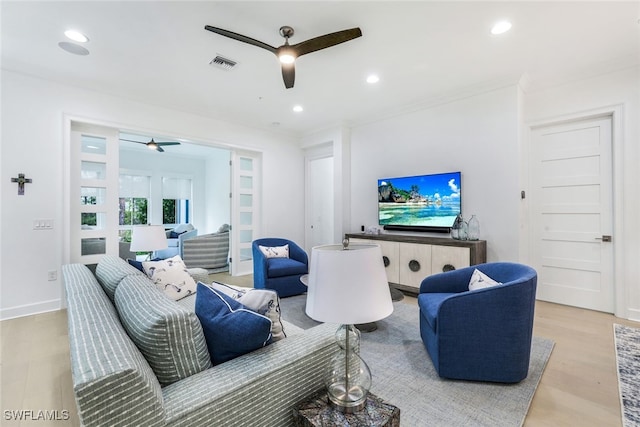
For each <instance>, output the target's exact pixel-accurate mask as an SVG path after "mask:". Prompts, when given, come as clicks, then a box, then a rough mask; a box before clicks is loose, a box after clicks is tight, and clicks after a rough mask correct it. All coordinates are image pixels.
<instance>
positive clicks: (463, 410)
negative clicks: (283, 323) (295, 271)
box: [280, 297, 553, 427]
mask: <svg viewBox="0 0 640 427" xmlns="http://www.w3.org/2000/svg"><path fill="white" fill-rule="evenodd" d="M295 298H296V299H298V300H297V301H294V300H293V299H291V298H283V299H282V300H281V303H280V304H281V309H282V317H283V318H285V319H286V320H287V321H290V322H291V323H293V324H295V325H296V326H300V327H302V328H307V327H310V326H313V325H314V323H312V322H314V321H313V320H311V319H308V318H307V319H304V317H306V315H304V313H303V311H304V299H302V302H301V301H300V300H301V298H300V297H295ZM393 305H394V312H393V314H392V315H391V316H389V317H388V318H387V319H384V320H381V321H379V322H376V323H377V324H378V329H377V330H376V331H374V332H369V333H363V334H362V341H361V344H360V353H361V355H362V358H363V359H364V360H365V361H366V363H367V364H368V365H369V368H370V369H371V373H372V387H371V392H372V393H374V394H375V395H377V396H378V397H380V398H382V399H384V400H385V401H387V402H389V403H391V404H392V405H395V406H397V407H399V408H400V422H401V425H403V426H411V427H420V426H447V427H449V426H492V427H496V426H521V425H522V424H523V422H524V419H525V417H526V415H527V411H528V410H529V405H530V404H531V399H532V398H533V395H534V393H535V391H536V388H537V386H538V384H539V382H540V378H541V376H542V372H543V371H544V368H545V366H546V364H547V361H548V360H549V356H550V355H551V351H552V349H553V341H551V340H548V339H543V338H537V337H534V339H533V344H532V350H531V362H530V366H529V375H528V376H527V378H526V379H525V380H523V381H522V382H520V383H518V384H508V385H507V384H492V383H480V382H470V381H452V380H445V379H441V378H440V377H438V374H437V373H436V371H435V369H434V367H433V364H432V362H431V359H430V358H429V354H428V353H427V351H426V349H425V348H424V345H423V344H422V340H421V339H420V331H419V324H418V307H417V306H413V305H409V304H405V303H402V302H396V303H394V304H393ZM292 309H293V310H296V313H293V315H290V314H291V313H288V311H289V310H292ZM303 316H304V317H303ZM300 322H302V323H300ZM315 323H317V322H315Z"/></svg>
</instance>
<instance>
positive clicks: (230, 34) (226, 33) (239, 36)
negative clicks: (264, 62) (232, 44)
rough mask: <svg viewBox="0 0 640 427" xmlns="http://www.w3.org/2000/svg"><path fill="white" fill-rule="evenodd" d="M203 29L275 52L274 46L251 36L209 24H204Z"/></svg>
mask: <svg viewBox="0 0 640 427" xmlns="http://www.w3.org/2000/svg"><path fill="white" fill-rule="evenodd" d="M204 29H205V30H208V31H211V32H212V33H216V34H220V35H221V36H225V37H229V38H230V39H234V40H238V41H240V42H244V43H249V44H251V45H254V46H258V47H261V48H263V49H266V50H268V51H269V52H271V53H274V54H275V53H276V48H275V47H273V46H270V45H268V44H266V43H263V42H261V41H260V40H256V39H252V38H251V37H247V36H243V35H242V34H238V33H234V32H233V31H228V30H223V29H222V28H216V27H212V26H211V25H205V26H204Z"/></svg>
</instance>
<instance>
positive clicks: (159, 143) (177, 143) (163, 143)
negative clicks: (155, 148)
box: [156, 142, 180, 145]
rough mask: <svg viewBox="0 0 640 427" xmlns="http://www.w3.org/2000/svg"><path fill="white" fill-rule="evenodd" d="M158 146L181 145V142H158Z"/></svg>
mask: <svg viewBox="0 0 640 427" xmlns="http://www.w3.org/2000/svg"><path fill="white" fill-rule="evenodd" d="M156 145H180V143H179V142H156Z"/></svg>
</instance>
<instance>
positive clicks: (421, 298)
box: [418, 293, 455, 331]
mask: <svg viewBox="0 0 640 427" xmlns="http://www.w3.org/2000/svg"><path fill="white" fill-rule="evenodd" d="M452 295H455V294H451V293H424V294H419V295H418V305H419V306H420V315H421V316H424V318H425V319H427V323H428V324H429V326H431V329H433V330H434V331H435V330H436V326H437V321H438V311H439V310H440V306H441V305H442V302H443V301H444V300H446V299H447V298H449V297H450V296H452Z"/></svg>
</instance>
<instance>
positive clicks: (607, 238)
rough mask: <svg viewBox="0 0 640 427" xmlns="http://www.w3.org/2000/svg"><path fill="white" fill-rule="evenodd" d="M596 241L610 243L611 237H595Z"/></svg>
mask: <svg viewBox="0 0 640 427" xmlns="http://www.w3.org/2000/svg"><path fill="white" fill-rule="evenodd" d="M596 240H602V241H603V242H610V241H611V236H608V235H606V234H604V235H603V236H602V237H596Z"/></svg>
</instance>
